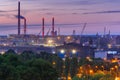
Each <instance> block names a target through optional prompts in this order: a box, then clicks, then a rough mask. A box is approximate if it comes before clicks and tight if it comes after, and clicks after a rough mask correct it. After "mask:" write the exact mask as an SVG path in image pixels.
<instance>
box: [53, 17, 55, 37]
mask: <svg viewBox="0 0 120 80" xmlns="http://www.w3.org/2000/svg"><path fill="white" fill-rule="evenodd" d="M54 34H55V32H54V17H53V18H52V36H53V37H54Z"/></svg>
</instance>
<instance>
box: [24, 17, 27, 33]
mask: <svg viewBox="0 0 120 80" xmlns="http://www.w3.org/2000/svg"><path fill="white" fill-rule="evenodd" d="M26 28H27V27H26V18H24V35H26Z"/></svg>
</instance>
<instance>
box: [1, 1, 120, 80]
mask: <svg viewBox="0 0 120 80" xmlns="http://www.w3.org/2000/svg"><path fill="white" fill-rule="evenodd" d="M36 1H37V0H36ZM70 1H71V0H70ZM76 1H77V0H76ZM22 2H24V1H22V0H18V1H17V5H15V6H17V9H16V10H11V11H10V14H9V12H7V11H2V10H0V13H4V12H6V13H7V20H9V18H11V19H13V20H15V22H14V25H13V23H12V22H11V23H9V21H5V25H7V26H9V28H7V27H6V29H5V27H4V26H5V25H2V24H1V25H0V26H2V27H0V28H1V33H0V80H120V72H119V71H120V34H114V29H116V31H115V32H116V33H119V31H118V30H119V29H117V28H118V27H117V26H116V25H118V24H119V21H117V22H114V20H115V19H114V18H110V19H109V18H108V17H110V16H108V15H107V18H108V19H109V21H108V22H107V20H106V19H105V18H104V17H105V16H103V14H107V13H110V14H114V13H117V14H119V11H112V10H110V11H109V10H108V11H101V12H99V11H96V12H91V11H92V10H89V9H82V8H78V6H79V5H77V6H76V8H74V7H75V5H74V7H73V8H71V7H66V5H68V4H66V2H68V1H67V0H66V2H65V3H64V1H63V2H61V1H60V2H61V3H62V4H64V6H61V5H56V4H57V2H56V1H55V2H56V3H54V2H53V3H54V7H55V6H57V7H58V8H60V9H57V8H53V7H52V6H49V7H50V8H49V9H47V5H46V6H45V8H44V9H39V8H38V5H34V6H37V7H36V10H35V11H34V10H32V9H33V8H34V7H33V6H32V5H33V4H32V5H31V6H32V7H31V6H26V5H25V3H24V5H23V4H22ZM26 2H27V1H26ZM38 2H39V0H38ZM43 2H44V1H43ZM46 2H49V1H47V0H46V1H45V2H44V3H46ZM73 2H74V1H73ZM86 2H87V1H85V2H84V1H82V0H80V2H77V3H74V4H78V3H80V5H81V6H83V5H84V4H85V5H84V6H86V5H88V4H89V5H91V4H93V3H94V2H93V1H91V3H90V2H88V3H86ZM106 2H107V1H106ZM41 3H42V1H41ZM44 3H43V4H44ZM71 3H72V2H71ZM36 4H38V3H36ZM46 4H50V2H49V3H46ZM69 4H70V3H69ZM94 4H95V3H94ZM44 5H45V4H44ZM99 5H101V4H99ZM41 6H42V5H41ZM97 6H98V5H97ZM39 7H40V5H39ZM62 7H65V9H63V8H62ZM27 8H28V9H29V10H28V9H27ZM87 8H88V7H87ZM65 10H66V11H65ZM67 10H68V12H67ZM87 10H88V11H87ZM101 10H102V9H101ZM14 11H15V12H16V13H14V14H13V12H14ZM37 11H39V15H40V16H39V17H38V15H36V16H35V15H34V16H35V17H34V16H33V15H31V13H32V12H33V13H36V14H38V13H37ZM45 11H48V12H47V13H44V12H45ZM52 11H53V13H52ZM57 11H58V13H54V12H57ZM62 11H63V12H64V13H63V12H62ZM75 11H78V13H77V12H75ZM81 11H85V12H83V13H80V12H81ZM93 11H94V9H93ZM42 12H43V14H42ZM70 12H72V13H70ZM8 14H9V15H8ZM63 14H64V16H63ZM5 15H6V14H4V15H3V14H2V15H0V18H1V16H2V17H4V16H5ZM28 15H29V16H28ZM46 15H47V16H46ZM76 15H79V16H80V15H81V16H80V17H78V16H76ZM89 15H90V16H89ZM93 15H94V16H93ZM96 15H97V16H96ZM98 15H100V16H98ZM41 16H42V17H41ZM61 16H62V17H61ZM85 16H87V17H88V18H86V17H85ZM101 16H103V17H101ZM31 17H32V18H31ZM69 17H70V18H69ZM98 17H99V19H100V20H101V22H99V21H100V20H99V19H98ZM78 18H79V19H78ZM35 19H36V20H35ZM117 19H118V18H117ZM38 20H39V24H36V23H37V22H38ZM82 20H83V21H82ZM87 20H88V22H87ZM92 20H94V21H97V20H98V23H97V22H96V23H95V22H94V21H92ZM110 20H111V21H112V20H113V22H110ZM1 21H2V19H1ZM67 21H68V22H69V23H67ZM70 21H71V22H70ZM3 22H4V19H3ZM78 22H80V23H78ZM15 23H17V24H16V25H15ZM107 23H109V24H107ZM11 24H12V25H11ZM106 24H107V25H109V26H110V27H111V26H112V25H115V27H114V26H113V27H111V28H110V27H107V26H106ZM96 25H99V26H98V27H97V26H96ZM35 26H37V27H35ZM65 26H67V28H66V27H65ZM89 26H92V27H89ZM4 29H5V30H4ZM99 29H100V30H99ZM2 30H3V31H2ZM9 30H10V31H9ZM12 31H13V32H12ZM117 31H118V32H117ZM2 32H5V33H8V34H4V33H2ZM67 32H69V34H66V33H67ZM3 34H4V35H3Z"/></svg>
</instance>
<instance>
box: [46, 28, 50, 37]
mask: <svg viewBox="0 0 120 80" xmlns="http://www.w3.org/2000/svg"><path fill="white" fill-rule="evenodd" d="M49 33H50V28H49V30H48V32H47V33H46V36H48V34H49Z"/></svg>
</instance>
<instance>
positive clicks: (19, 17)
mask: <svg viewBox="0 0 120 80" xmlns="http://www.w3.org/2000/svg"><path fill="white" fill-rule="evenodd" d="M18 35H20V0H19V1H18Z"/></svg>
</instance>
